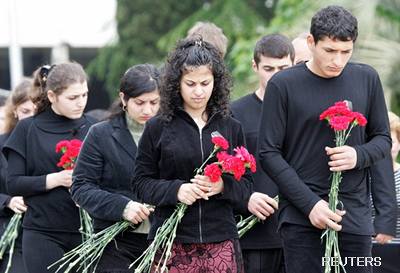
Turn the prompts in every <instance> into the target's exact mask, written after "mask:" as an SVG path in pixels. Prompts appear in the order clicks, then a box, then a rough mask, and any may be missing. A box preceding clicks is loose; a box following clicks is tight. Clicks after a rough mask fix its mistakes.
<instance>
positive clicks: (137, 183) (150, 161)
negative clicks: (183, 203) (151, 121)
mask: <svg viewBox="0 0 400 273" xmlns="http://www.w3.org/2000/svg"><path fill="white" fill-rule="evenodd" d="M156 125H158V126H160V125H159V124H156ZM155 127H157V126H155ZM152 128H153V127H151V126H148V123H146V126H145V129H144V132H143V135H142V137H141V138H140V141H139V147H138V153H137V157H136V167H135V178H134V179H133V181H132V189H133V191H134V192H135V193H136V194H137V195H138V197H139V198H140V199H141V200H142V201H143V202H145V203H148V204H151V205H155V206H167V205H176V204H177V203H178V196H177V195H178V190H179V188H180V186H181V185H182V184H183V183H185V181H183V180H179V179H173V180H167V179H160V178H159V168H158V162H159V159H160V152H161V151H160V149H159V148H157V147H156V145H155V143H156V142H155V140H154V139H153V137H154V138H156V137H157V136H158V137H159V135H160V134H161V133H157V132H155V131H156V130H152ZM157 129H158V130H161V128H157ZM158 130H157V131H158Z"/></svg>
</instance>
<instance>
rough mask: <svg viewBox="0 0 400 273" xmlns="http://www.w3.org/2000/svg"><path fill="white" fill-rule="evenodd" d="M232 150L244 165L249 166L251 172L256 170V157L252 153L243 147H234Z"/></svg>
mask: <svg viewBox="0 0 400 273" xmlns="http://www.w3.org/2000/svg"><path fill="white" fill-rule="evenodd" d="M234 151H235V153H236V154H235V156H236V157H238V158H240V160H242V161H243V162H244V164H245V165H246V167H249V168H250V170H251V171H252V172H253V173H254V172H256V159H255V158H254V156H253V155H252V154H250V153H249V151H248V150H247V149H246V148H245V147H243V146H240V147H237V148H235V149H234Z"/></svg>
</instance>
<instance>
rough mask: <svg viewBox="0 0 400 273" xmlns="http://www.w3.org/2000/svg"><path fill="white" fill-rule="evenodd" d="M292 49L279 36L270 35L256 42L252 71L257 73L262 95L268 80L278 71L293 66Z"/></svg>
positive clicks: (290, 44)
mask: <svg viewBox="0 0 400 273" xmlns="http://www.w3.org/2000/svg"><path fill="white" fill-rule="evenodd" d="M293 61H294V48H293V45H292V43H291V42H290V40H289V39H288V38H287V37H286V36H283V35H281V34H270V35H266V36H264V37H262V38H261V39H260V40H258V41H257V43H256V47H255V49H254V56H253V64H252V66H253V70H254V72H256V73H257V75H258V78H259V81H260V85H259V90H260V92H262V93H261V94H258V95H263V94H264V91H265V87H266V86H267V82H268V81H269V79H270V78H271V77H272V76H273V75H274V74H275V73H276V72H278V71H280V70H282V69H285V68H288V67H290V66H292V65H293Z"/></svg>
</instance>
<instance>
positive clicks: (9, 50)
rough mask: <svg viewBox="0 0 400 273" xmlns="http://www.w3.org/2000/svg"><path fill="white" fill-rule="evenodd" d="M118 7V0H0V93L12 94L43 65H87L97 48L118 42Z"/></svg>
mask: <svg viewBox="0 0 400 273" xmlns="http://www.w3.org/2000/svg"><path fill="white" fill-rule="evenodd" d="M116 5H117V4H116V0H1V1H0V88H1V89H10V88H11V86H13V85H15V84H16V83H17V82H18V81H19V80H20V77H21V76H22V75H25V76H29V75H31V73H32V72H33V70H34V69H35V68H36V67H38V66H39V65H42V64H43V63H54V62H60V61H65V60H66V59H71V60H75V61H77V62H80V63H82V64H83V65H86V64H87V63H88V62H89V61H90V60H91V59H92V58H94V56H95V55H96V52H97V50H98V48H101V47H103V46H104V45H107V44H110V43H112V42H113V41H115V39H117V34H116V22H115V13H116ZM10 66H11V67H10ZM11 72H12V73H11ZM11 74H13V75H14V76H12V75H11Z"/></svg>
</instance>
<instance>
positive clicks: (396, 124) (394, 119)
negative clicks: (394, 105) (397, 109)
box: [388, 112, 400, 141]
mask: <svg viewBox="0 0 400 273" xmlns="http://www.w3.org/2000/svg"><path fill="white" fill-rule="evenodd" d="M388 116H389V124H390V132H393V133H395V134H396V137H397V139H398V140H399V141H400V117H399V116H398V115H396V114H395V113H393V112H388Z"/></svg>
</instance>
